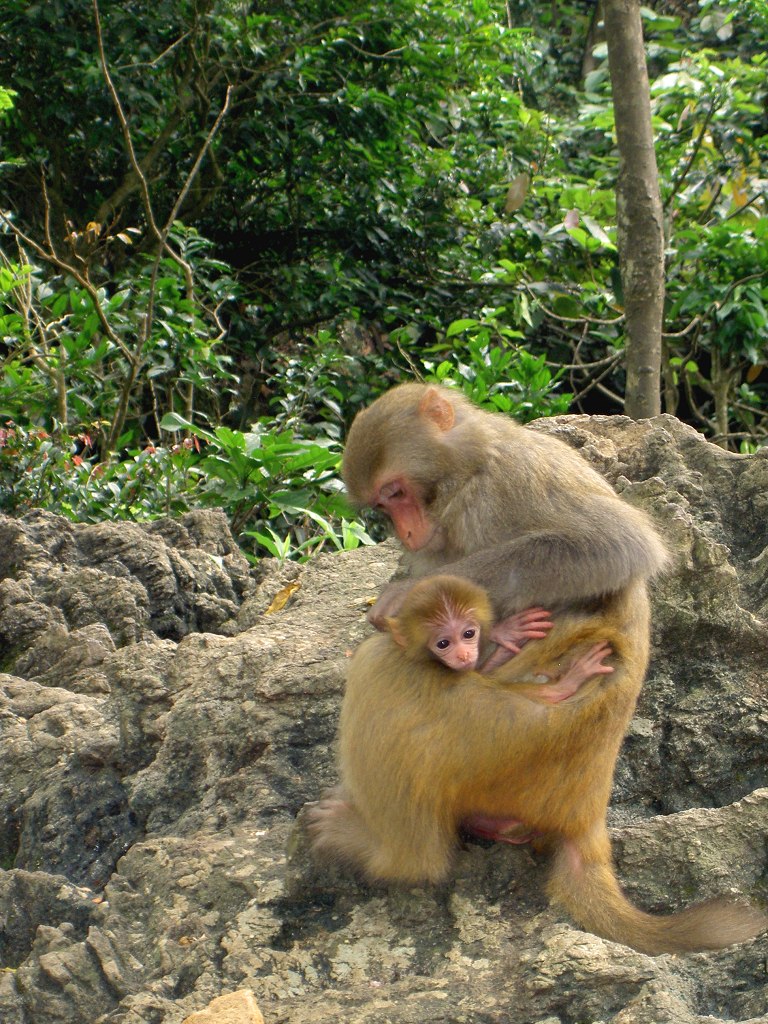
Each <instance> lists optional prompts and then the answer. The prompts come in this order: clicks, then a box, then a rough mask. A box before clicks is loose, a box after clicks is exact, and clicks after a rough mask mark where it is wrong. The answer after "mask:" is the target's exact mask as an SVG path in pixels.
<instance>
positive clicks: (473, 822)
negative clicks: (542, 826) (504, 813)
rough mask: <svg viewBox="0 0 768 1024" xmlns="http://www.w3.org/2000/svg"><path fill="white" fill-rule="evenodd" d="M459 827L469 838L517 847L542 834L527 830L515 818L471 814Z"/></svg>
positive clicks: (525, 826)
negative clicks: (490, 840) (474, 837)
mask: <svg viewBox="0 0 768 1024" xmlns="http://www.w3.org/2000/svg"><path fill="white" fill-rule="evenodd" d="M461 827H462V829H463V830H464V831H465V832H468V833H469V834H470V835H471V836H478V837H479V838H480V839H493V840H494V842H497V843H509V844H510V845H512V846H519V845H521V844H522V843H530V842H531V840H533V839H538V838H539V837H540V836H541V835H542V834H543V833H541V832H537V831H536V830H535V829H531V828H529V827H528V826H527V825H526V824H525V822H524V821H518V820H517V818H490V817H487V816H486V815H484V814H471V815H470V816H469V817H468V818H465V819H464V820H463V821H462V823H461Z"/></svg>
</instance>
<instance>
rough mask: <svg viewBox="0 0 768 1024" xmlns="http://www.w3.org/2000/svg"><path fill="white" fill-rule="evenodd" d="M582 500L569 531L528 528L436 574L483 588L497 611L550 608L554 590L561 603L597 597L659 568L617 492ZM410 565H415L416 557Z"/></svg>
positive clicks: (660, 559)
mask: <svg viewBox="0 0 768 1024" xmlns="http://www.w3.org/2000/svg"><path fill="white" fill-rule="evenodd" d="M589 497H590V500H588V501H585V503H584V506H583V508H582V509H581V510H579V511H576V510H574V519H573V528H572V530H571V529H569V530H556V529H553V530H540V531H530V532H527V533H524V534H522V535H520V536H518V537H515V538H514V539H512V540H508V541H505V542H502V543H499V544H494V545H490V546H489V547H487V548H483V549H481V550H479V551H476V552H474V553H473V554H471V555H468V556H466V557H465V558H461V559H459V560H457V561H454V562H450V563H448V564H444V565H441V566H440V571H441V572H444V573H450V574H451V575H455V576H465V577H466V578H467V579H470V580H472V581H473V582H475V583H478V584H479V585H481V586H483V587H485V588H486V589H487V590H488V592H489V593H490V594H492V595H493V597H494V601H495V604H496V605H497V608H496V611H497V613H498V614H499V615H507V614H509V613H510V612H511V611H514V610H519V609H521V608H524V607H527V606H528V605H536V604H543V605H547V606H551V604H552V595H553V594H554V595H557V598H558V601H559V602H560V603H564V604H569V603H573V602H576V601H580V600H586V599H589V598H596V597H600V596H602V595H603V594H607V593H611V592H615V591H617V590H621V589H622V588H623V587H625V586H626V585H627V584H628V583H629V582H630V581H631V580H634V579H647V578H648V577H649V576H652V575H653V574H654V573H656V572H658V571H659V570H660V569H661V568H662V567H663V565H664V564H665V561H666V557H667V554H666V549H665V547H664V545H663V544H662V542H661V540H660V539H659V537H658V536H657V535H656V533H655V531H654V530H653V528H652V527H651V526H650V524H649V522H648V521H647V519H646V517H645V515H644V514H643V513H641V512H639V511H638V510H637V509H634V508H632V507H631V506H629V505H627V504H626V503H625V502H623V501H621V500H620V499H619V498H617V497H616V498H614V497H613V496H610V495H597V494H592V495H590V496H589ZM414 567H415V569H416V571H417V572H418V571H419V569H420V568H421V566H420V565H419V562H418V556H417V558H416V559H415V560H414ZM425 568H426V566H425ZM429 571H430V570H429V569H427V572H429Z"/></svg>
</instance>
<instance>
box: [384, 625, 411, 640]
mask: <svg viewBox="0 0 768 1024" xmlns="http://www.w3.org/2000/svg"><path fill="white" fill-rule="evenodd" d="M384 625H385V626H386V627H387V629H388V630H389V632H390V633H391V634H392V639H393V640H394V641H395V643H396V644H397V645H398V646H399V647H407V646H408V641H407V640H406V639H405V636H404V635H403V633H402V631H401V630H400V622H399V620H398V619H384Z"/></svg>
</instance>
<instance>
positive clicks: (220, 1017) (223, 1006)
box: [184, 989, 264, 1024]
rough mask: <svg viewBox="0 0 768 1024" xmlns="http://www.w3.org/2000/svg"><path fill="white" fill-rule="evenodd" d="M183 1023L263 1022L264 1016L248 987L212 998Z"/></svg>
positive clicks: (237, 1023) (262, 1023) (227, 1023)
mask: <svg viewBox="0 0 768 1024" xmlns="http://www.w3.org/2000/svg"><path fill="white" fill-rule="evenodd" d="M184 1024H264V1018H263V1017H262V1015H261V1010H260V1009H259V1005H258V1003H257V1002H256V997H255V996H254V994H253V992H251V991H250V990H249V989H240V991H238V992H228V993H227V994H226V995H225V996H219V997H218V998H217V999H214V1000H213V1001H212V1002H211V1003H209V1004H208V1006H207V1007H206V1008H205V1009H204V1010H197V1011H196V1012H195V1013H191V1014H190V1015H189V1017H187V1018H186V1020H185V1021H184Z"/></svg>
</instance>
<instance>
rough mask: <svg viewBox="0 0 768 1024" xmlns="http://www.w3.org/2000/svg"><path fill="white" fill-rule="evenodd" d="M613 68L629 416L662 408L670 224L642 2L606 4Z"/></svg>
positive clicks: (623, 0)
mask: <svg viewBox="0 0 768 1024" xmlns="http://www.w3.org/2000/svg"><path fill="white" fill-rule="evenodd" d="M604 7H605V34H606V40H607V43H608V65H609V67H610V72H611V83H612V87H613V109H614V116H615V120H616V137H617V139H618V144H619V178H618V182H617V185H616V207H617V219H618V242H619V267H620V270H621V281H622V286H623V289H624V311H625V314H626V325H627V326H626V371H627V389H626V395H625V411H626V413H627V415H629V416H631V417H632V418H633V419H641V418H642V417H645V416H656V415H658V413H659V412H660V411H661V404H660V402H661V400H660V393H661V325H662V317H663V306H664V223H663V214H662V206H661V197H660V195H659V176H658V171H657V168H656V153H655V151H654V148H653V130H652V127H651V101H650V91H649V88H648V72H647V69H646V66H645V47H644V45H643V27H642V21H641V18H640V4H639V2H638V0H604Z"/></svg>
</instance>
